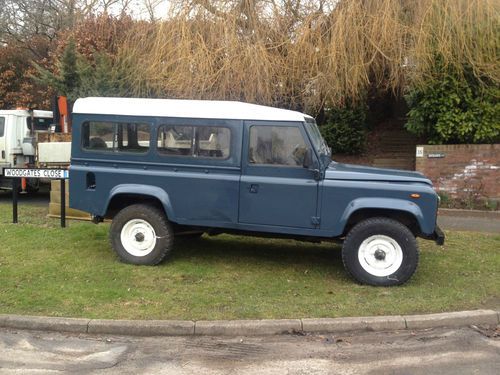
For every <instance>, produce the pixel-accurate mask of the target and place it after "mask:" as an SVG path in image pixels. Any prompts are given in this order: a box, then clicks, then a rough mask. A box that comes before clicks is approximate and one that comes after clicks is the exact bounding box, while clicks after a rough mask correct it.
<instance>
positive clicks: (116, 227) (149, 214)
mask: <svg viewBox="0 0 500 375" xmlns="http://www.w3.org/2000/svg"><path fill="white" fill-rule="evenodd" d="M173 238H174V235H173V231H172V228H171V226H170V224H169V222H168V220H167V218H166V216H165V214H164V213H163V212H162V211H161V210H159V209H158V208H156V207H153V206H150V205H145V204H134V205H131V206H128V207H126V208H124V209H123V210H121V211H120V212H118V214H117V215H116V216H115V217H114V218H113V222H112V223H111V229H110V240H111V245H112V247H113V249H114V250H115V252H116V253H117V254H118V256H119V257H120V259H121V260H122V261H123V262H125V263H132V264H140V265H149V266H153V265H156V264H158V263H160V262H161V261H162V260H163V259H164V258H165V257H166V256H167V255H168V254H169V253H170V252H171V251H172V247H173Z"/></svg>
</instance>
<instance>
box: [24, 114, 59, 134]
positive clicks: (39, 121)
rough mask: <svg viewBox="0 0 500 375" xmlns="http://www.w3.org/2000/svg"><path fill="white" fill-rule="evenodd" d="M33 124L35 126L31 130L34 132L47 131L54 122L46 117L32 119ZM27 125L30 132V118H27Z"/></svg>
mask: <svg viewBox="0 0 500 375" xmlns="http://www.w3.org/2000/svg"><path fill="white" fill-rule="evenodd" d="M33 122H34V124H35V127H34V129H33V130H34V131H48V130H49V127H50V125H52V123H53V122H54V120H53V119H52V118H48V117H34V118H33ZM27 123H28V129H30V130H31V127H32V121H31V117H28V119H27Z"/></svg>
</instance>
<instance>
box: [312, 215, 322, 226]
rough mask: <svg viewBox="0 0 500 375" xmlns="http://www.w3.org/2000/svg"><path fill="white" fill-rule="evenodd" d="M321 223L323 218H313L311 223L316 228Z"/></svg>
mask: <svg viewBox="0 0 500 375" xmlns="http://www.w3.org/2000/svg"><path fill="white" fill-rule="evenodd" d="M320 222H321V218H320V217H319V216H313V217H311V223H312V224H313V225H314V226H319V223H320Z"/></svg>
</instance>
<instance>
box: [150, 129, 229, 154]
mask: <svg viewBox="0 0 500 375" xmlns="http://www.w3.org/2000/svg"><path fill="white" fill-rule="evenodd" d="M230 144H231V130H230V129H229V128H225V127H222V126H185V125H182V126H173V125H162V126H160V128H159V130H158V146H157V147H158V151H159V152H160V153H161V154H165V155H175V156H193V157H204V158H219V159H226V158H228V157H229V155H230Z"/></svg>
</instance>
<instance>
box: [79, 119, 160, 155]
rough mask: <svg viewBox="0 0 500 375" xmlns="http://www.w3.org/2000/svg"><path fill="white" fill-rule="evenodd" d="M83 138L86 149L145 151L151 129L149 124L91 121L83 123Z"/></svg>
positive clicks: (147, 147)
mask: <svg viewBox="0 0 500 375" xmlns="http://www.w3.org/2000/svg"><path fill="white" fill-rule="evenodd" d="M82 140H83V148H84V149H85V150H90V151H107V152H134V153H145V152H147V151H148V150H149V143H150V131H149V126H148V125H147V124H140V123H119V122H93V121H90V122H85V123H84V124H83V125H82Z"/></svg>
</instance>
